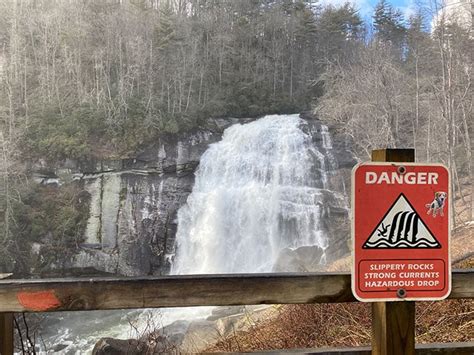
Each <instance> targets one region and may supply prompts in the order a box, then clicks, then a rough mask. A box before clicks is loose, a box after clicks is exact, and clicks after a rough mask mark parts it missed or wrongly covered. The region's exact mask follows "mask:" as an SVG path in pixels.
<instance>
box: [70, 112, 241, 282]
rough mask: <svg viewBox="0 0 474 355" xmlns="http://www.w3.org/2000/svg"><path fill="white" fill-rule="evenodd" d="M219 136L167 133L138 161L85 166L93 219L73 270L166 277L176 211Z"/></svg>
mask: <svg viewBox="0 0 474 355" xmlns="http://www.w3.org/2000/svg"><path fill="white" fill-rule="evenodd" d="M232 123H233V121H232V119H229V120H228V122H227V125H223V126H224V127H227V126H228V125H230V124H232ZM221 124H223V123H221ZM220 136H221V132H220V131H217V132H214V131H211V130H209V129H202V130H196V131H194V132H191V133H188V134H182V135H175V136H171V135H167V136H164V137H162V138H160V139H159V140H158V141H157V142H156V143H155V144H153V145H151V146H149V147H147V148H146V149H144V150H143V151H141V152H139V153H137V155H136V158H130V159H125V160H122V161H120V162H117V161H114V162H100V163H95V164H89V165H88V166H86V167H83V168H84V170H85V171H88V172H87V173H83V174H82V177H81V179H82V180H83V182H84V186H85V189H86V190H87V191H88V192H89V194H90V195H91V204H90V217H89V220H88V223H87V228H86V231H85V242H84V243H83V244H82V245H81V246H80V251H79V252H78V254H77V255H76V256H75V257H74V258H73V260H71V261H70V265H69V267H94V268H96V269H97V270H101V271H106V272H112V273H116V274H121V275H127V276H138V275H150V274H155V275H156V274H166V273H167V272H168V271H169V268H170V263H171V257H172V255H173V246H174V236H175V234H176V228H177V226H176V215H177V211H178V209H179V208H180V207H181V206H182V205H183V204H184V203H185V202H186V198H187V196H188V195H189V193H190V192H191V190H192V186H193V183H194V170H195V169H196V167H197V165H198V164H199V159H200V156H201V155H202V154H203V153H204V151H205V150H206V149H207V147H208V146H209V144H211V143H213V142H215V141H217V140H219V139H220Z"/></svg>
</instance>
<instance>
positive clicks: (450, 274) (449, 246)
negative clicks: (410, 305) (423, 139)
mask: <svg viewBox="0 0 474 355" xmlns="http://www.w3.org/2000/svg"><path fill="white" fill-rule="evenodd" d="M367 165H373V166H380V165H385V166H423V167H431V166H437V167H442V168H444V169H446V171H447V172H448V191H447V192H448V198H449V201H448V210H447V214H446V215H447V216H448V280H447V281H448V290H447V292H446V294H445V296H443V297H406V298H399V297H396V298H360V297H359V296H358V295H357V292H355V291H356V285H355V284H356V280H355V268H356V265H355V216H354V215H355V213H354V212H355V210H354V199H355V173H356V171H357V169H359V168H360V167H362V166H367ZM452 203H454V198H453V196H452V195H451V172H450V171H449V169H448V168H447V167H446V166H445V165H444V164H440V163H416V162H415V163H402V162H363V163H358V164H356V165H354V167H353V168H352V172H351V217H350V218H351V239H352V243H351V245H352V250H351V259H352V260H351V289H352V295H353V296H354V297H355V298H356V299H357V300H358V301H360V302H403V301H442V300H444V299H446V298H448V297H449V295H450V294H451V290H452V272H451V210H452V206H451V205H452Z"/></svg>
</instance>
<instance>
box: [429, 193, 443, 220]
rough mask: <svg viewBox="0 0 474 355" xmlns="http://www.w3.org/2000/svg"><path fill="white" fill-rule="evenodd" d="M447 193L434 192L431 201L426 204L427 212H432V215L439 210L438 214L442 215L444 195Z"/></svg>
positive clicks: (434, 215)
mask: <svg viewBox="0 0 474 355" xmlns="http://www.w3.org/2000/svg"><path fill="white" fill-rule="evenodd" d="M447 196H448V194H447V193H446V192H443V191H439V192H435V198H434V200H433V202H431V203H428V204H426V208H428V212H426V213H427V214H432V215H433V217H436V215H437V214H438V212H439V215H440V216H444V205H445V202H446V197H447Z"/></svg>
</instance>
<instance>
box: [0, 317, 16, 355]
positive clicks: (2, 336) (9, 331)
mask: <svg viewBox="0 0 474 355" xmlns="http://www.w3.org/2000/svg"><path fill="white" fill-rule="evenodd" d="M13 345H14V337H13V313H0V354H1V355H10V354H13Z"/></svg>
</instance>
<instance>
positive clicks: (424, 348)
mask: <svg viewBox="0 0 474 355" xmlns="http://www.w3.org/2000/svg"><path fill="white" fill-rule="evenodd" d="M275 352H276V351H275V350H264V351H261V350H259V351H258V353H273V354H274V353H275ZM278 353H279V354H292V353H298V354H318V355H370V353H371V348H370V347H369V346H359V347H353V348H316V349H278ZM415 354H416V355H434V354H436V355H472V354H474V342H467V343H430V344H416V345H415Z"/></svg>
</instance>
